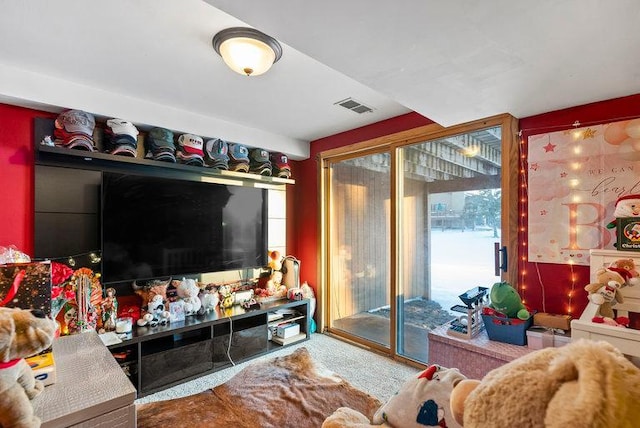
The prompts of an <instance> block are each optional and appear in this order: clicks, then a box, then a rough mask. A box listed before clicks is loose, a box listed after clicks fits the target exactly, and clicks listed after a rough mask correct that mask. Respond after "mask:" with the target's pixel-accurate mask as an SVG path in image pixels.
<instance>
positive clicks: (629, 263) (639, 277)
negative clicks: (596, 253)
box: [609, 259, 640, 286]
mask: <svg viewBox="0 0 640 428" xmlns="http://www.w3.org/2000/svg"><path fill="white" fill-rule="evenodd" d="M609 267H610V268H616V269H623V270H624V271H627V272H628V275H629V277H628V278H626V280H627V281H626V282H627V285H630V286H633V285H638V284H640V272H638V271H637V270H636V264H635V263H634V261H633V259H618V260H616V261H614V262H612V263H611V265H610V266H609ZM623 276H624V275H623Z"/></svg>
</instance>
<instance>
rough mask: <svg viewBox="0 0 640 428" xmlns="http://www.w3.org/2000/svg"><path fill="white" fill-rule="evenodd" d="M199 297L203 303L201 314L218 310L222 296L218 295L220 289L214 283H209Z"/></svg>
mask: <svg viewBox="0 0 640 428" xmlns="http://www.w3.org/2000/svg"><path fill="white" fill-rule="evenodd" d="M198 298H199V299H200V302H201V303H202V305H201V306H200V311H199V313H200V314H208V313H209V312H213V311H215V310H216V307H217V306H218V303H220V297H219V295H218V289H217V288H216V287H215V286H213V285H207V286H205V287H204V288H202V289H201V290H200V294H198Z"/></svg>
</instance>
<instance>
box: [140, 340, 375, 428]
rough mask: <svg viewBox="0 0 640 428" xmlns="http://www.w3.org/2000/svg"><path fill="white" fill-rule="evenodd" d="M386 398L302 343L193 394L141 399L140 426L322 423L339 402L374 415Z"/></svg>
mask: <svg viewBox="0 0 640 428" xmlns="http://www.w3.org/2000/svg"><path fill="white" fill-rule="evenodd" d="M381 404H382V403H381V402H380V401H379V400H378V399H377V398H375V397H373V396H371V395H369V394H367V393H365V392H363V391H361V390H359V389H357V388H355V387H353V386H352V385H351V384H350V383H349V382H347V381H346V380H344V379H343V378H341V377H339V376H337V375H335V374H333V373H332V372H329V371H327V370H325V369H323V368H322V367H321V366H320V365H318V364H315V363H314V361H313V359H312V358H311V356H310V354H309V351H308V350H307V349H306V348H305V347H301V348H298V349H296V350H295V351H293V353H291V354H289V355H285V356H279V357H274V358H271V359H266V360H261V361H257V362H254V363H251V364H249V365H247V366H246V367H244V368H243V369H242V370H241V371H240V372H239V373H237V374H236V375H235V376H233V377H232V378H231V379H229V380H228V381H227V382H225V383H224V384H221V385H218V386H216V387H214V388H213V389H209V390H206V391H204V392H200V393H198V394H195V395H191V396H186V397H181V398H175V399H172V400H165V401H155V402H151V403H144V404H137V417H138V425H137V426H138V427H141V428H144V427H158V426H190V427H205V426H207V427H234V428H243V427H246V428H250V427H251V428H253V427H263V428H267V427H274V428H275V427H278V428H286V427H292V428H294V427H295V428H304V427H319V426H320V425H322V422H323V421H324V419H325V418H326V417H327V416H329V415H330V414H332V413H333V412H334V411H335V410H336V409H337V408H339V407H343V406H346V407H350V408H353V409H355V410H358V411H359V412H361V413H362V414H364V415H366V416H368V417H369V418H371V417H372V416H373V414H374V413H375V411H376V410H377V409H378V408H379V407H380V405H381Z"/></svg>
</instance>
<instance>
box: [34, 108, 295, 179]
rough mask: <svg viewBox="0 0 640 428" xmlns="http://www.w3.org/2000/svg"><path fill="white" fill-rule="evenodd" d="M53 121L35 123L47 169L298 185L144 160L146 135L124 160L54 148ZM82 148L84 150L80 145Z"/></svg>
mask: <svg viewBox="0 0 640 428" xmlns="http://www.w3.org/2000/svg"><path fill="white" fill-rule="evenodd" d="M54 122H55V121H54V120H53V119H47V118H36V119H35V122H34V140H35V147H36V163H38V164H43V165H56V166H67V167H78V168H84V169H95V170H114V171H129V172H131V171H136V172H137V173H144V174H152V175H162V176H168V177H172V176H173V177H180V178H185V176H193V178H199V179H201V178H203V177H207V178H208V179H209V180H211V181H214V182H216V181H217V182H222V183H225V184H235V185H240V186H242V185H245V186H255V184H256V183H260V184H261V185H262V186H265V187H275V188H280V187H282V186H284V185H287V184H295V180H293V179H291V178H283V177H277V176H269V175H260V174H255V173H251V172H241V171H230V170H224V169H218V168H211V167H208V166H196V165H189V164H185V163H180V162H175V163H174V162H165V161H160V160H153V159H146V158H145V157H144V148H143V140H144V138H145V135H140V136H138V146H139V147H138V148H137V149H136V150H137V154H136V156H135V157H133V156H130V155H129V156H123V155H118V154H112V153H105V152H102V151H88V150H82V149H79V148H66V147H61V146H57V145H55V144H53V141H54V129H55V124H54ZM103 135H104V134H103V132H102V131H101V130H100V129H97V130H96V131H95V132H94V134H93V136H94V140H95V144H96V146H98V147H101V146H102V139H103V138H105V137H104V136H103ZM79 147H82V145H80V146H79Z"/></svg>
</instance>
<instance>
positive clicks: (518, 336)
mask: <svg viewBox="0 0 640 428" xmlns="http://www.w3.org/2000/svg"><path fill="white" fill-rule="evenodd" d="M482 321H483V322H484V328H485V329H486V330H487V336H489V339H491V340H495V341H498V342H504V343H511V344H512V345H520V346H524V345H526V344H527V329H528V328H529V327H531V325H532V324H533V315H532V316H531V317H529V319H528V320H526V321H523V320H521V319H518V318H504V317H496V316H492V315H484V314H482Z"/></svg>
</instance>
